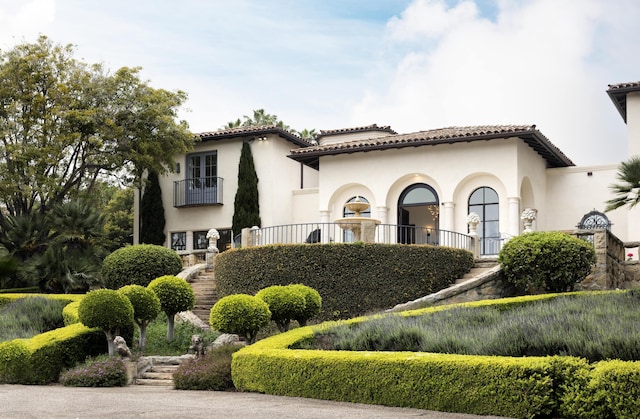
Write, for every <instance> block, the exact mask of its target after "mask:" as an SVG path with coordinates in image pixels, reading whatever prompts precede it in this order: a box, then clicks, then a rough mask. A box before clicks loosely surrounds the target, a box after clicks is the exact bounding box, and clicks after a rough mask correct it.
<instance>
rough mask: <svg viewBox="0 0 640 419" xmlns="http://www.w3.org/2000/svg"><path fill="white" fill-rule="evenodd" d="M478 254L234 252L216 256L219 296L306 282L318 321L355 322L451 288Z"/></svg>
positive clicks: (359, 247) (328, 247) (401, 248)
mask: <svg viewBox="0 0 640 419" xmlns="http://www.w3.org/2000/svg"><path fill="white" fill-rule="evenodd" d="M472 266H473V255H472V254H471V253H470V252H467V251H465V250H459V249H453V248H449V247H444V246H437V247H436V246H418V245H385V244H362V243H360V244H357V243H340V244H314V245H312V246H310V245H274V246H260V247H252V248H248V249H231V250H229V251H225V252H223V253H221V254H219V255H218V256H217V257H216V266H215V274H216V285H217V291H218V292H219V293H220V295H222V296H225V295H231V294H243V293H244V294H255V293H256V292H258V291H259V290H261V289H263V288H266V287H269V286H271V285H287V284H299V283H303V284H305V285H307V286H310V287H312V288H313V289H315V290H316V291H318V292H319V293H320V295H321V296H322V310H321V311H320V314H319V315H318V319H319V320H330V319H340V318H350V317H356V316H358V315H362V314H366V313H370V312H372V311H379V310H383V309H387V308H391V307H393V306H395V305H396V304H400V303H405V302H407V301H411V300H415V299H417V298H420V297H423V296H425V295H428V294H430V293H433V292H436V291H439V290H441V289H443V288H446V287H448V286H449V285H451V284H452V283H453V282H454V281H455V280H456V279H458V278H460V277H461V276H462V275H463V274H464V273H466V272H468V271H469V270H470V269H471V267H472Z"/></svg>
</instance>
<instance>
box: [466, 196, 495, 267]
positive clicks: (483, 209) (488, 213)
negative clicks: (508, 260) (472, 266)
mask: <svg viewBox="0 0 640 419" xmlns="http://www.w3.org/2000/svg"><path fill="white" fill-rule="evenodd" d="M472 212H475V213H476V214H478V215H479V216H480V225H479V226H478V236H479V238H480V254H481V255H494V254H498V253H499V252H500V247H501V245H502V243H501V240H500V200H499V198H498V193H497V192H496V191H495V190H493V189H492V188H489V187H487V186H483V187H480V188H478V189H476V190H475V191H473V193H471V195H470V196H469V213H472Z"/></svg>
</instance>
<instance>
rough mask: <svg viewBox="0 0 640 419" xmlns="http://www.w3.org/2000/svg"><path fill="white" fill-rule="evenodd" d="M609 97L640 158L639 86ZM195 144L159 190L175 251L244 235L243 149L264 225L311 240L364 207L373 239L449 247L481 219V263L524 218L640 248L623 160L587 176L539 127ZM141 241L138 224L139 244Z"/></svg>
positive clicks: (613, 88) (333, 236)
mask: <svg viewBox="0 0 640 419" xmlns="http://www.w3.org/2000/svg"><path fill="white" fill-rule="evenodd" d="M607 93H608V95H609V97H610V98H611V100H612V101H613V104H614V106H615V107H616V108H617V109H618V111H619V112H620V115H621V117H622V120H623V121H622V122H623V123H626V125H627V133H628V139H627V140H628V155H629V156H632V155H640V82H636V83H623V84H616V85H610V86H609V89H608V90H607ZM197 137H199V141H198V142H197V143H196V146H195V149H194V150H193V151H192V152H191V153H189V154H186V155H178V156H176V159H175V161H176V172H175V173H171V174H169V175H167V176H164V177H162V178H161V180H160V182H161V188H162V194H163V203H164V209H165V219H166V235H167V242H166V246H168V247H171V248H174V249H175V250H177V251H178V252H180V253H183V254H193V253H203V252H204V251H205V249H206V248H207V240H206V233H207V231H208V230H209V229H211V228H215V229H217V230H218V231H219V232H220V234H221V239H220V241H219V242H218V247H219V248H220V250H225V248H227V247H228V246H230V245H231V243H232V237H233V236H234V235H237V234H239V233H240V232H231V231H230V228H231V221H232V216H233V210H234V208H233V207H234V197H235V194H236V190H237V178H238V162H239V157H240V150H241V147H242V143H243V142H249V143H250V145H251V149H252V154H253V158H254V163H255V167H256V172H257V175H258V178H259V183H258V187H259V199H260V216H261V220H262V226H260V227H262V228H269V227H275V226H291V225H298V226H309V227H308V228H306V229H303V233H302V237H303V238H304V237H306V238H307V239H309V237H310V236H308V233H310V232H311V231H313V230H314V229H316V228H317V229H318V230H324V231H323V232H322V234H320V235H319V236H318V237H316V238H315V239H314V240H313V241H348V240H352V239H353V237H352V236H351V237H350V236H349V235H348V234H346V233H343V232H341V230H340V229H339V228H338V229H335V228H334V229H331V228H329V227H328V226H330V225H332V223H334V222H335V221H336V220H338V219H340V218H343V217H345V216H349V215H352V214H351V213H349V211H346V210H345V203H347V202H349V201H351V200H354V199H356V197H358V199H361V200H364V201H366V202H368V203H369V204H370V210H369V211H368V212H367V213H366V214H362V215H363V216H368V217H371V218H374V219H376V220H379V222H380V226H378V228H379V230H380V231H381V232H383V233H382V234H381V235H379V236H377V238H376V240H385V241H390V242H404V243H412V242H416V243H422V242H434V243H436V244H437V243H441V244H443V240H442V233H441V232H456V233H463V234H466V233H468V228H469V227H468V224H467V217H468V214H469V213H471V212H475V213H477V214H478V215H479V216H480V218H481V222H480V225H479V226H478V234H479V236H480V237H481V238H482V239H483V245H482V248H481V253H483V254H495V253H497V251H498V250H499V246H500V243H501V241H502V240H504V239H505V238H508V237H512V236H516V235H519V234H521V233H522V231H523V229H524V223H523V220H522V219H521V215H522V213H523V211H524V210H525V209H532V210H534V213H535V214H536V219H535V221H534V222H533V226H532V229H533V230H571V229H575V228H576V227H577V226H578V225H579V224H581V223H582V225H581V227H589V226H590V225H591V224H593V223H594V222H597V223H600V224H599V225H600V226H601V227H602V226H604V227H605V228H609V229H610V230H611V232H612V233H613V234H614V235H615V236H617V237H618V238H619V239H620V240H622V241H623V242H628V241H634V240H640V216H639V215H640V212H639V211H640V210H629V209H627V208H620V209H618V210H615V211H612V212H609V213H606V214H605V213H604V208H605V206H606V204H605V202H606V201H607V200H608V199H611V198H612V193H611V191H610V189H609V186H610V185H611V184H612V183H615V182H616V174H617V169H618V166H619V164H620V162H612V163H611V164H609V165H600V166H588V167H578V166H576V165H574V163H573V162H572V161H571V159H570V158H569V157H568V156H566V155H565V154H564V153H563V152H562V151H561V150H559V149H558V148H557V147H556V146H554V145H553V143H552V142H551V141H550V140H549V139H548V138H547V137H546V136H545V135H544V134H543V133H542V131H541V130H540V129H539V128H538V127H536V126H534V125H533V126H523V125H507V126H474V127H449V128H440V129H431V130H426V131H420V132H414V133H408V134H398V133H396V132H395V131H394V130H393V129H391V127H388V126H377V125H370V126H365V127H357V128H346V129H337V130H326V131H320V135H319V136H318V138H317V143H316V142H314V143H310V142H307V141H305V140H303V139H301V138H299V137H298V136H296V135H294V134H292V133H290V132H288V131H285V130H283V129H281V128H279V127H273V126H255V127H241V128H235V129H225V130H219V131H214V132H206V133H201V134H197ZM137 210H138V206H137V205H136V211H137ZM137 219H138V217H137V216H136V220H137ZM398 226H404V227H398ZM289 228H293V227H289ZM265 231H266V230H265ZM425 235H426V236H429V237H430V240H431V241H429V240H426V241H425V240H424V236H425ZM138 236H139V234H138V225H137V224H136V226H135V233H134V242H136V243H137V238H138ZM302 241H304V240H302ZM444 241H446V240H444ZM444 244H446V243H444ZM631 251H632V252H634V253H637V249H631Z"/></svg>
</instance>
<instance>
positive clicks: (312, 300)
mask: <svg viewBox="0 0 640 419" xmlns="http://www.w3.org/2000/svg"><path fill="white" fill-rule="evenodd" d="M287 288H290V289H292V290H295V291H297V292H300V293H302V295H303V296H304V302H305V304H304V310H302V311H301V312H299V313H296V315H295V316H293V320H295V321H297V322H298V324H300V326H306V325H307V321H308V320H309V319H310V318H312V317H314V316H317V315H318V314H320V309H322V297H321V296H320V293H319V292H318V291H316V290H314V289H313V288H311V287H309V286H306V285H304V284H291V285H287Z"/></svg>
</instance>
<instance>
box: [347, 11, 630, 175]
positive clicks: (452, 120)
mask: <svg viewBox="0 0 640 419" xmlns="http://www.w3.org/2000/svg"><path fill="white" fill-rule="evenodd" d="M468 3H469V2H462V3H459V4H458V5H457V6H454V7H449V8H447V6H446V5H445V3H443V2H442V1H439V0H416V1H415V2H414V3H413V4H412V5H411V6H409V7H408V8H407V9H406V11H405V12H404V13H403V14H402V16H401V17H400V18H398V19H393V20H392V21H391V22H390V24H389V26H388V31H389V37H390V41H389V42H392V43H395V45H397V48H398V49H400V50H403V51H404V56H403V57H402V58H401V59H400V60H399V61H398V64H397V65H396V70H395V74H394V75H393V78H392V79H391V80H390V81H389V82H388V83H384V82H379V85H378V86H383V87H382V88H380V87H378V86H371V87H370V88H369V90H368V92H367V93H366V94H365V95H364V96H363V98H362V100H361V101H360V103H359V104H358V105H357V106H356V108H355V110H354V113H353V122H354V123H369V122H370V121H372V120H373V121H378V122H380V123H385V124H391V125H392V126H395V127H396V128H397V129H399V130H401V131H403V132H406V131H414V130H421V129H430V128H438V127H443V126H451V125H476V124H481V125H482V124H488V125H492V124H537V126H538V128H539V129H540V130H541V131H542V132H543V133H544V134H546V135H547V136H548V137H549V138H550V139H551V140H552V142H554V143H555V144H556V145H558V146H559V147H560V148H561V149H562V150H563V151H565V152H566V154H568V155H569V157H570V158H572V159H573V160H574V161H575V162H576V163H579V164H585V163H610V162H616V161H618V160H620V159H624V152H625V151H626V148H625V144H626V143H625V140H626V138H625V137H624V134H623V132H624V125H623V123H622V120H621V119H620V117H619V116H617V115H615V110H614V108H613V106H612V104H611V103H610V101H609V99H608V98H607V96H606V94H605V90H606V88H607V84H608V83H618V82H623V81H632V80H634V79H632V80H625V79H623V80H620V79H618V78H617V77H618V75H617V74H615V72H614V71H610V69H609V68H608V67H607V65H608V63H607V62H606V60H607V58H608V57H609V56H610V55H612V53H613V52H618V51H619V49H618V45H616V44H615V43H614V42H612V41H611V40H608V39H605V37H607V36H609V34H613V33H616V28H615V22H612V21H610V20H609V19H608V18H607V16H610V13H612V12H613V11H612V10H611V7H610V6H608V5H607V3H605V2H604V1H601V0H588V1H580V2H577V1H567V2H557V1H552V0H533V1H503V2H501V3H500V4H499V9H498V14H497V17H496V19H495V20H488V19H486V18H484V17H482V16H481V15H479V14H478V13H476V12H475V9H474V5H473V4H468ZM621 9H622V8H621ZM615 11H616V12H622V10H617V8H616V10H615ZM624 13H626V14H633V15H634V16H636V19H637V18H638V17H640V13H639V9H638V6H634V7H627V8H624ZM627 19H628V18H627ZM434 20H435V21H437V22H440V23H441V24H440V25H439V26H438V25H437V24H434V23H433V22H434ZM428 28H432V29H433V30H431V29H428ZM434 28H435V29H434ZM399 34H400V35H399ZM631 34H632V32H628V33H627V35H631ZM434 36H437V39H436V40H435V41H434ZM617 36H618V37H619V35H617ZM405 40H410V42H404V41H405ZM420 41H422V42H420ZM627 46H629V45H628V44H627ZM639 53H640V50H639V47H638V46H633V48H632V49H631V50H627V52H626V54H628V55H633V54H635V55H636V56H637V55H639ZM634 77H635V78H638V77H639V76H638V75H636V76H634ZM604 138H606V139H607V142H606V145H605V144H604V142H603V139H604Z"/></svg>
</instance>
